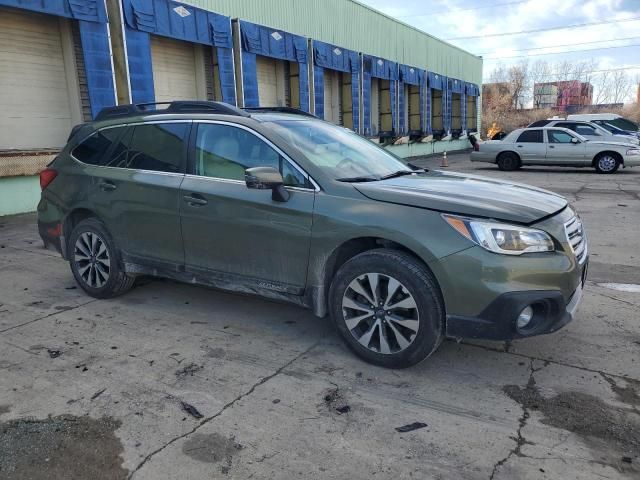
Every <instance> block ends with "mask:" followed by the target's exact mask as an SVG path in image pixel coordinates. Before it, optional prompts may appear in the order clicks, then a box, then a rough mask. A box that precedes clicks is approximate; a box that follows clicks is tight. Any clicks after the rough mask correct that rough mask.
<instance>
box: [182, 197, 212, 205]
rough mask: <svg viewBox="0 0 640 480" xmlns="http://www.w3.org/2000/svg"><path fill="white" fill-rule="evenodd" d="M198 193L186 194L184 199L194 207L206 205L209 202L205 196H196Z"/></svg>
mask: <svg viewBox="0 0 640 480" xmlns="http://www.w3.org/2000/svg"><path fill="white" fill-rule="evenodd" d="M196 195H197V194H192V195H184V196H183V197H182V198H183V199H184V201H185V202H187V203H188V204H189V205H190V206H192V207H201V206H203V205H206V204H207V203H209V202H207V201H206V200H205V199H204V198H202V197H201V196H199V195H198V196H196Z"/></svg>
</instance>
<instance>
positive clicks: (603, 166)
mask: <svg viewBox="0 0 640 480" xmlns="http://www.w3.org/2000/svg"><path fill="white" fill-rule="evenodd" d="M598 167H600V170H602V171H603V172H610V171H611V170H613V169H614V168H615V167H616V159H615V158H613V157H612V156H611V155H603V156H602V157H600V158H599V159H598Z"/></svg>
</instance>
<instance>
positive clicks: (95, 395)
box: [91, 388, 107, 400]
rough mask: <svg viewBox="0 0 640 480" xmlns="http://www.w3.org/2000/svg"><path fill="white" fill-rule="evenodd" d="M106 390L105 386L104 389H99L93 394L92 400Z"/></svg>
mask: <svg viewBox="0 0 640 480" xmlns="http://www.w3.org/2000/svg"><path fill="white" fill-rule="evenodd" d="M106 391H107V389H106V388H103V389H102V390H98V391H97V392H96V393H94V394H93V395H91V400H95V399H96V398H98V397H99V396H100V395H102V394H103V393H104V392H106Z"/></svg>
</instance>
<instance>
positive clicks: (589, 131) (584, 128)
mask: <svg viewBox="0 0 640 480" xmlns="http://www.w3.org/2000/svg"><path fill="white" fill-rule="evenodd" d="M571 130H573V131H574V132H576V133H579V134H580V135H586V136H589V135H591V136H596V137H597V136H600V133H598V131H597V130H596V129H595V128H593V127H591V126H589V125H576V128H572V129H571Z"/></svg>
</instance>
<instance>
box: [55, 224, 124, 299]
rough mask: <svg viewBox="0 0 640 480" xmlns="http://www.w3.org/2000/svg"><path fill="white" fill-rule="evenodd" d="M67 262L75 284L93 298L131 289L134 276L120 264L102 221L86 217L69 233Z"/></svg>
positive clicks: (118, 254)
mask: <svg viewBox="0 0 640 480" xmlns="http://www.w3.org/2000/svg"><path fill="white" fill-rule="evenodd" d="M68 245H69V247H68V248H69V265H70V267H71V272H72V273H73V276H74V277H75V279H76V282H78V285H80V287H81V288H82V289H83V290H84V291H85V292H87V293H88V294H89V295H90V296H92V297H95V298H112V297H116V296H118V295H122V294H123V293H125V292H126V291H127V290H129V289H131V287H132V286H133V283H134V282H135V277H134V276H131V275H128V274H127V273H125V272H124V270H123V268H122V262H121V260H120V251H119V250H118V248H117V247H116V245H115V243H114V241H113V239H112V238H111V235H109V232H108V231H107V229H106V227H105V226H104V224H103V223H102V222H101V221H100V220H98V219H97V218H87V219H85V220H82V221H81V222H80V223H78V225H76V226H75V228H74V229H73V231H72V232H71V236H70V237H69V244H68Z"/></svg>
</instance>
